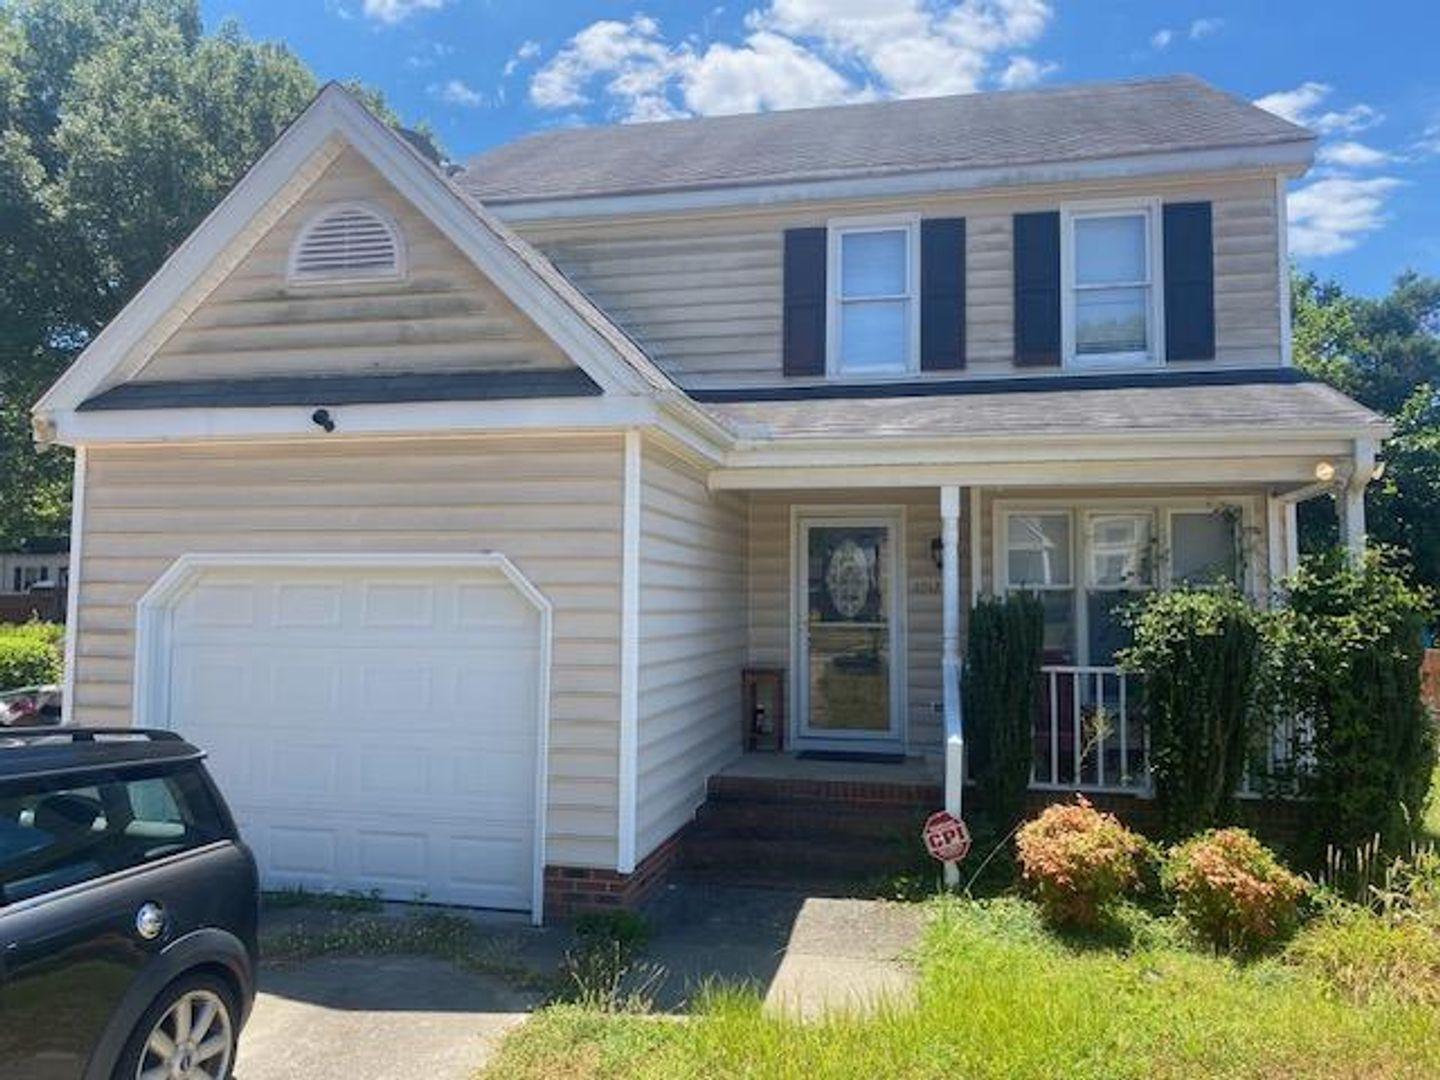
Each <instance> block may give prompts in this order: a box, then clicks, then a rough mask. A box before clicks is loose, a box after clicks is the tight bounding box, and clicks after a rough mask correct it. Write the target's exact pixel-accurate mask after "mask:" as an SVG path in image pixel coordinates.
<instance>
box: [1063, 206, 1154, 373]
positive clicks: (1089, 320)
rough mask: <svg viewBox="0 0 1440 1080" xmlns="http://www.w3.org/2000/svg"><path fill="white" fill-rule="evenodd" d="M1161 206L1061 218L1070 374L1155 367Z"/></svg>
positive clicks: (1078, 211)
mask: <svg viewBox="0 0 1440 1080" xmlns="http://www.w3.org/2000/svg"><path fill="white" fill-rule="evenodd" d="M1158 210H1159V207H1158V204H1156V203H1154V202H1143V203H1129V204H1114V203H1104V204H1086V205H1081V206H1074V207H1067V208H1065V209H1064V210H1062V230H1061V249H1062V250H1061V268H1062V278H1063V280H1062V285H1063V298H1062V304H1061V307H1062V312H1061V314H1062V318H1063V334H1064V350H1065V362H1066V364H1068V365H1070V366H1072V367H1089V366H1103V365H1136V364H1149V363H1159V362H1160V361H1161V359H1162V356H1161V342H1162V340H1163V334H1162V333H1161V325H1160V323H1161V314H1160V313H1161V311H1162V304H1161V297H1160V277H1161V275H1160V272H1159V267H1160V258H1159V252H1158V250H1157V247H1158V243H1157V238H1158V236H1159V229H1158V228H1157V226H1156V219H1157V214H1158Z"/></svg>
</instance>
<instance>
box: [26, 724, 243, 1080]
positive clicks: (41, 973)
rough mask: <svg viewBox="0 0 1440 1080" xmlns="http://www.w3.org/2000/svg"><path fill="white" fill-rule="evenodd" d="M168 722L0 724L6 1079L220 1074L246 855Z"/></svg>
mask: <svg viewBox="0 0 1440 1080" xmlns="http://www.w3.org/2000/svg"><path fill="white" fill-rule="evenodd" d="M203 758H204V754H203V753H201V751H199V750H197V749H196V748H195V747H193V746H191V745H190V744H189V743H187V742H185V741H184V740H182V739H181V738H179V737H178V736H177V735H175V734H174V733H172V732H163V731H135V730H126V731H104V730H95V729H91V730H86V729H79V728H76V729H66V728H61V729H50V730H43V729H39V730H31V731H25V732H4V733H0V1077H4V1078H5V1080H51V1078H54V1080H61V1078H64V1080H75V1078H79V1077H83V1078H85V1080H111V1078H116V1077H120V1078H123V1080H138V1078H141V1077H143V1078H146V1080H149V1078H157V1080H158V1078H167V1080H168V1078H175V1077H185V1078H187V1080H224V1078H225V1077H228V1076H230V1073H231V1070H232V1069H233V1068H234V1064H235V1047H236V1041H237V1039H238V1038H239V1034H240V1028H241V1026H242V1025H243V1024H244V1022H245V1019H246V1017H247V1015H248V1014H249V1011H250V1006H251V1003H252V1002H253V1001H254V997H255V964H256V958H257V949H256V922H257V915H258V907H259V886H258V882H257V878H256V872H255V860H254V858H253V857H252V856H251V854H250V851H249V849H248V848H246V847H245V845H244V844H243V843H241V841H240V837H239V834H238V833H237V832H236V830H235V822H234V820H233V819H232V818H231V816H230V812H229V810H227V809H226V807H225V803H224V801H223V800H222V799H221V798H220V793H219V792H218V791H217V790H216V789H215V784H214V782H213V781H212V780H211V779H210V776H209V774H208V773H207V772H206V771H205V766H204V764H203Z"/></svg>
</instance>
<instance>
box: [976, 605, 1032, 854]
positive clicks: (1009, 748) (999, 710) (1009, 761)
mask: <svg viewBox="0 0 1440 1080" xmlns="http://www.w3.org/2000/svg"><path fill="white" fill-rule="evenodd" d="M1044 636H1045V609H1044V608H1043V607H1042V606H1041V603H1040V601H1039V600H1038V599H1036V598H1035V597H1034V596H1033V595H1031V594H1028V593H1016V594H1013V595H1011V596H1007V597H1004V598H1003V599H993V600H982V601H980V602H979V603H978V604H976V605H975V607H974V608H972V609H971V612H970V638H969V645H968V647H967V650H966V658H965V720H966V728H967V734H968V735H969V736H970V741H971V747H972V751H973V754H972V757H971V765H972V768H971V775H972V776H973V777H974V778H975V783H976V786H977V788H978V789H979V791H980V795H981V800H982V805H983V806H984V807H985V809H986V810H988V811H989V812H990V814H991V816H992V817H993V818H994V820H995V822H996V824H998V825H999V826H1000V829H1001V831H1002V832H1008V831H1009V830H1010V828H1011V826H1013V825H1014V824H1015V822H1017V821H1019V820H1020V817H1021V816H1022V815H1023V814H1024V812H1025V793H1026V791H1027V790H1028V789H1029V786H1030V767H1031V759H1032V757H1033V756H1034V722H1035V698H1036V694H1037V692H1038V689H1039V685H1040V654H1041V649H1042V646H1043V642H1044Z"/></svg>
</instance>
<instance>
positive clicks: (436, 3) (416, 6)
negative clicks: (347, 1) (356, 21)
mask: <svg viewBox="0 0 1440 1080" xmlns="http://www.w3.org/2000/svg"><path fill="white" fill-rule="evenodd" d="M447 2H448V0H365V3H364V7H363V8H362V9H361V10H362V11H364V12H365V17H366V18H367V19H374V20H375V21H376V22H382V23H386V24H388V25H391V26H393V25H394V24H395V23H398V22H404V21H405V20H406V19H408V18H410V16H411V15H414V14H416V13H417V12H421V11H439V10H440V9H441V8H442V7H444V6H445V4H446V3H447Z"/></svg>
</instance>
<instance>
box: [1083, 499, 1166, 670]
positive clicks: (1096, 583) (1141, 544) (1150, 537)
mask: <svg viewBox="0 0 1440 1080" xmlns="http://www.w3.org/2000/svg"><path fill="white" fill-rule="evenodd" d="M1154 535H1155V515H1154V514H1153V513H1151V512H1150V511H1148V510H1144V511H1131V510H1124V511H1115V512H1111V511H1103V512H1091V513H1088V514H1086V515H1085V551H1086V559H1085V564H1086V575H1085V608H1084V610H1083V611H1081V612H1079V613H1078V614H1079V617H1080V619H1081V620H1082V621H1083V624H1084V631H1085V635H1084V637H1085V640H1084V649H1083V655H1084V660H1083V661H1082V663H1087V664H1112V663H1114V662H1115V653H1116V652H1117V651H1118V650H1120V649H1123V648H1124V647H1125V646H1126V645H1128V644H1129V643H1130V635H1129V631H1128V629H1127V628H1126V626H1125V621H1124V611H1125V608H1126V607H1128V606H1129V605H1130V602H1131V601H1132V600H1134V599H1135V597H1136V594H1138V593H1140V592H1143V591H1145V590H1148V589H1151V588H1153V587H1154V585H1155V549H1154Z"/></svg>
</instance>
